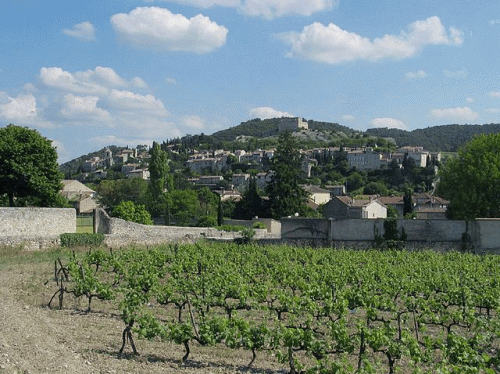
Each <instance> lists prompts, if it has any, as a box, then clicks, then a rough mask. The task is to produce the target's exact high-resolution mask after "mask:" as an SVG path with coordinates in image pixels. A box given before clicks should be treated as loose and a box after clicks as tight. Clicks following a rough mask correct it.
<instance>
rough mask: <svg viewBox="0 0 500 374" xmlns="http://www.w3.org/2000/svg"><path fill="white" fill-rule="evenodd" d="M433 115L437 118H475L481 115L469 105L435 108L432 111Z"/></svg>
mask: <svg viewBox="0 0 500 374" xmlns="http://www.w3.org/2000/svg"><path fill="white" fill-rule="evenodd" d="M431 116H433V117H436V118H455V119H461V120H474V119H476V118H477V117H479V114H478V113H476V112H474V111H472V109H471V108H469V107H463V108H447V109H434V110H432V111H431Z"/></svg>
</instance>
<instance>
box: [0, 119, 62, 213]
mask: <svg viewBox="0 0 500 374" xmlns="http://www.w3.org/2000/svg"><path fill="white" fill-rule="evenodd" d="M62 177H63V175H62V173H61V172H60V171H59V166H58V164H57V152H56V149H55V148H54V147H53V146H52V141H50V140H48V139H47V138H45V137H43V136H42V135H40V133H39V132H38V131H36V130H32V129H29V128H27V127H21V126H15V125H8V126H7V127H3V128H0V196H1V195H4V194H6V195H7V196H8V200H9V205H10V206H15V205H17V204H18V203H19V202H20V201H22V200H23V199H22V198H29V204H30V205H38V206H49V207H50V206H61V204H62V199H61V195H60V194H59V191H60V190H61V188H62V184H61V180H62ZM19 198H21V199H19Z"/></svg>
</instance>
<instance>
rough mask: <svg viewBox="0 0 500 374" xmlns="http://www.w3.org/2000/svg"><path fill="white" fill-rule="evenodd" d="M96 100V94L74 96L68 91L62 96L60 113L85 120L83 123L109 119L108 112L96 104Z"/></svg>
mask: <svg viewBox="0 0 500 374" xmlns="http://www.w3.org/2000/svg"><path fill="white" fill-rule="evenodd" d="M98 101H99V97H97V96H75V95H73V94H70V93H69V94H67V95H65V96H64V98H63V105H62V108H61V114H62V115H63V116H64V117H66V118H69V119H75V120H78V121H85V123H90V121H98V122H103V121H106V122H107V121H110V120H111V116H110V114H109V113H108V112H107V111H106V110H104V109H102V108H99V107H98V106H97V102H98Z"/></svg>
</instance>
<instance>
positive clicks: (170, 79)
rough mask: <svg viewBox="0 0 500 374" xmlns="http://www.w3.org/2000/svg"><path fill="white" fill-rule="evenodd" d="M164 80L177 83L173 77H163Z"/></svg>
mask: <svg viewBox="0 0 500 374" xmlns="http://www.w3.org/2000/svg"><path fill="white" fill-rule="evenodd" d="M165 81H166V82H167V83H168V84H177V81H176V80H175V79H174V78H170V77H166V78H165Z"/></svg>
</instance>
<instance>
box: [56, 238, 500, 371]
mask: <svg viewBox="0 0 500 374" xmlns="http://www.w3.org/2000/svg"><path fill="white" fill-rule="evenodd" d="M54 273H55V274H54V276H55V280H56V282H57V286H56V287H57V288H56V289H55V293H54V295H53V297H52V299H51V300H50V303H49V305H50V306H51V307H57V306H58V307H59V308H64V303H65V297H66V296H67V295H73V296H74V297H77V298H84V299H85V300H86V305H87V307H88V309H89V310H90V309H92V305H93V303H94V302H95V301H96V300H105V301H106V302H107V303H110V304H112V305H113V306H114V308H116V310H118V311H119V313H120V315H121V319H122V321H123V335H122V340H121V342H120V344H121V349H120V353H124V352H125V351H129V352H130V351H131V352H132V353H134V354H139V353H140V349H139V347H140V343H139V340H140V339H143V338H144V339H150V340H156V341H163V342H173V343H176V344H178V345H179V349H181V350H183V351H184V357H183V360H188V358H189V355H190V353H191V352H193V351H195V350H196V349H197V347H199V346H221V347H222V346H224V347H227V348H229V349H234V350H248V351H249V353H251V356H252V358H251V360H250V361H249V362H248V366H252V365H254V364H256V363H257V362H258V360H259V356H260V355H273V357H276V358H277V359H278V360H279V362H280V363H281V364H282V365H284V366H285V367H287V370H289V372H290V373H299V372H304V373H353V372H356V373H395V372H401V371H403V372H408V373H409V372H415V373H420V372H433V373H435V372H442V373H480V372H484V373H495V372H498V371H499V370H500V350H499V349H500V319H499V312H500V309H499V307H500V282H499V280H500V257H498V256H477V255H473V254H466V253H456V252H450V253H444V254H443V253H437V252H433V251H421V252H407V251H383V252H381V251H375V250H373V251H349V250H332V249H331V248H325V249H318V248H314V249H313V248H296V247H289V246H265V247H263V246H258V245H236V244H208V243H199V244H192V245H187V244H186V245H180V244H175V245H168V246H162V247H157V248H154V249H149V250H145V249H133V248H131V249H126V250H120V251H106V250H92V251H89V252H88V253H86V254H82V255H76V254H74V255H73V256H71V258H70V259H69V260H64V261H61V260H58V261H56V262H55V267H54ZM166 354H168V353H166Z"/></svg>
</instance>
